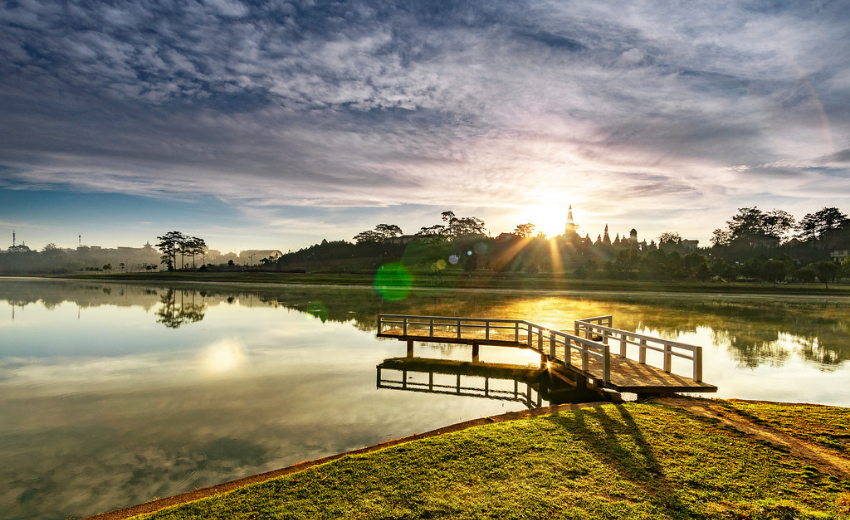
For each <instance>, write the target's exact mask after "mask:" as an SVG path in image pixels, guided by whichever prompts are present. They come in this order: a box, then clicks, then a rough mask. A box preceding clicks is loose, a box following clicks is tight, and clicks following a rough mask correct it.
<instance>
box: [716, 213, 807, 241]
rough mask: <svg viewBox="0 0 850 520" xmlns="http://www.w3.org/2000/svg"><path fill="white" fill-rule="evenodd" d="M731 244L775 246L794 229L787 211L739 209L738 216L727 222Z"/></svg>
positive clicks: (792, 219)
mask: <svg viewBox="0 0 850 520" xmlns="http://www.w3.org/2000/svg"><path fill="white" fill-rule="evenodd" d="M726 225H727V228H728V233H729V237H730V242H734V241H743V242H745V243H747V244H748V245H750V246H761V245H769V246H772V245H775V244H778V243H779V241H780V240H781V239H782V237H783V236H784V235H785V234H786V233H787V232H788V231H789V230H790V229H791V228H792V227H794V217H793V216H791V214H790V213H788V212H787V211H783V210H781V209H774V210H771V211H769V212H766V213H765V212H763V211H762V210H760V209H758V208H757V207H752V208H738V214H737V215H734V216H733V217H732V218H731V219H730V220H728V221H726Z"/></svg>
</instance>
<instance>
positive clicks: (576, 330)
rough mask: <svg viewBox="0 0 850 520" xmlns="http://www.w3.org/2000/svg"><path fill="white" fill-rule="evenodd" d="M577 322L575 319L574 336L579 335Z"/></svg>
mask: <svg viewBox="0 0 850 520" xmlns="http://www.w3.org/2000/svg"><path fill="white" fill-rule="evenodd" d="M578 323H579V322H578V320H576V321H575V335H576V336H579V337H581V334H580V332H579V331H580V327H579V324H578Z"/></svg>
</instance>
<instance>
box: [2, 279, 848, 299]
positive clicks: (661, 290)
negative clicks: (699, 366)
mask: <svg viewBox="0 0 850 520" xmlns="http://www.w3.org/2000/svg"><path fill="white" fill-rule="evenodd" d="M3 280H10V281H45V282H49V281H63V282H76V283H85V282H99V283H107V284H125V285H136V286H146V285H147V286H151V285H162V286H165V287H180V286H201V285H204V286H211V287H220V288H224V287H232V288H243V289H285V288H296V289H328V290H340V289H343V290H360V291H367V290H370V291H374V290H375V289H374V286H373V285H372V284H370V283H352V284H334V283H325V282H316V283H311V282H304V281H295V282H286V281H278V282H275V281H262V280H204V279H197V280H191V279H183V278H178V279H169V278H167V277H156V278H151V279H150V280H146V279H144V278H136V277H134V278H128V279H121V278H118V277H115V276H112V275H93V276H80V277H67V276H42V275H38V276H9V275H0V281H3ZM646 283H651V282H628V281H624V282H622V283H620V284H619V285H620V286H619V287H617V288H607V287H604V286H601V287H595V286H591V285H588V284H579V285H578V286H574V287H563V288H540V287H457V286H446V287H431V286H417V285H414V286H411V288H410V293H411V295H416V294H420V295H423V294H424V295H432V294H435V293H436V294H442V293H446V292H447V291H457V292H467V293H480V294H494V293H506V294H529V295H540V296H563V295H569V294H577V295H593V294H606V295H612V296H626V295H635V294H640V295H646V296H656V297H663V296H668V295H675V296H682V297H686V296H703V297H706V298H712V297H716V298H721V297H722V298H729V299H739V298H741V299H743V298H747V299H777V298H780V299H794V298H800V297H803V298H822V299H825V300H827V301H831V300H834V301H847V302H850V287H848V286H840V288H834V289H832V288H831V289H829V291H826V290H824V289H820V290H818V289H815V290H812V291H802V290H800V291H798V290H797V289H796V288H789V290H787V291H782V290H781V288H776V290H775V291H774V290H773V288H770V287H763V288H761V289H760V288H758V287H750V286H746V287H743V286H742V287H734V289H733V290H731V291H729V292H724V291H722V290H720V289H721V288H720V287H713V286H694V285H687V286H680V287H678V288H677V289H676V290H671V287H669V286H668V285H670V284H658V286H657V287H649V288H648V287H646ZM612 285H617V284H615V283H612ZM727 288H728V286H727Z"/></svg>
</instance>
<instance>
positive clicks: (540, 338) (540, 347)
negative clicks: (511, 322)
mask: <svg viewBox="0 0 850 520" xmlns="http://www.w3.org/2000/svg"><path fill="white" fill-rule="evenodd" d="M537 352H540V353H541V354H542V353H543V329H541V328H540V327H538V328H537Z"/></svg>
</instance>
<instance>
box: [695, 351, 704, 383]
mask: <svg viewBox="0 0 850 520" xmlns="http://www.w3.org/2000/svg"><path fill="white" fill-rule="evenodd" d="M694 381H696V382H697V383H702V347H697V348H695V349H694Z"/></svg>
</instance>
